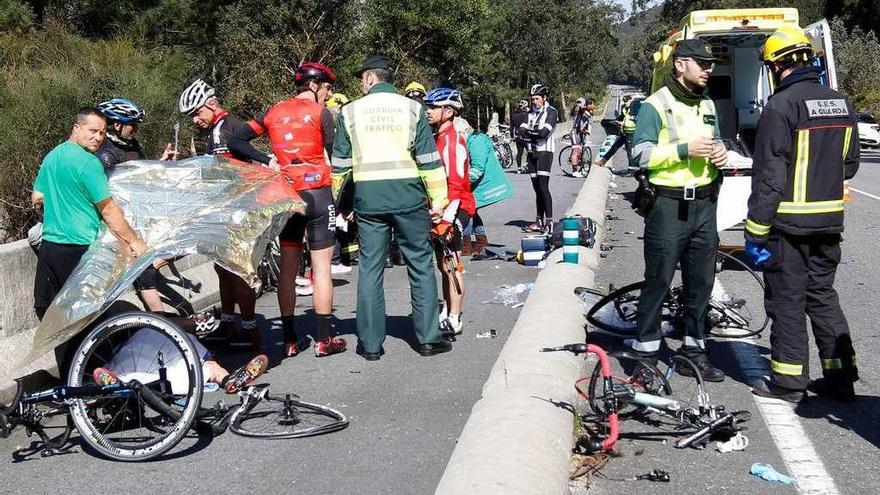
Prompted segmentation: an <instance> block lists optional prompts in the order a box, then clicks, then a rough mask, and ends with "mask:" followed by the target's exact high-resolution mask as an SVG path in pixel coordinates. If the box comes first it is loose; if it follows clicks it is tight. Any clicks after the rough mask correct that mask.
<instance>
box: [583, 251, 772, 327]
mask: <svg viewBox="0 0 880 495" xmlns="http://www.w3.org/2000/svg"><path fill="white" fill-rule="evenodd" d="M721 249H725V250H731V251H733V250H735V249H728V248H720V249H719V250H718V251H716V254H715V255H716V258H715V259H716V263H715V266H716V270H715V271H716V274H715V286H714V287H713V289H712V295H711V297H710V298H709V313H708V314H707V316H706V318H707V322H706V327H707V329H708V331H709V334H710V335H713V336H716V337H728V338H730V337H733V338H745V337H752V336H756V335H759V334H760V333H761V332H762V331H763V330H764V329H765V328H766V327H767V325H768V324H769V322H770V318H769V317H768V316H767V314H766V312H765V311H764V306H763V295H764V282H763V281H762V280H761V278H760V276H759V275H758V274H757V273H755V271H754V270H752V269H751V268H750V267H749V266H748V265H747V264H746V263H744V262H743V261H741V260H739V259H738V258H736V257H734V256H733V255H731V254H730V253H728V252H725V250H721ZM644 287H645V281H644V280H643V281H641V282H636V283H633V284H629V285H625V286H623V287H621V288H619V289H615V288H614V286H611V287H609V292H608V293H607V294H606V293H603V292H600V291H597V290H595V289H590V288H586V287H578V288H577V289H575V294H576V295H578V296H579V297H580V298H581V300H583V301H584V302H586V303H587V304H590V303H592V307H590V309H589V310H588V311H587V321H589V322H590V324H592V325H593V326H595V327H596V328H598V329H601V330H604V331H606V332H609V333H612V334H615V335H619V336H624V337H631V336H634V335H635V332H636V324H637V316H638V302H639V296H640V294H641V291H642V289H643V288H644ZM728 288H735V289H736V292H732V291H731V290H728ZM596 299H598V300H596ZM750 300H751V301H756V300H757V301H758V302H757V303H754V302H753V303H750V302H749V301H750ZM684 302H685V301H684V289H683V287H682V285H681V284H680V283H673V284H672V286H671V287H670V288H669V291H668V292H667V293H666V297H665V298H664V300H663V306H662V307H663V310H662V314H661V321H662V323H661V327H662V329H663V331H664V333H669V332H672V331H675V330H680V329H682V328H683V321H684V317H685V304H684Z"/></svg>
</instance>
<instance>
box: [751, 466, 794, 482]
mask: <svg viewBox="0 0 880 495" xmlns="http://www.w3.org/2000/svg"><path fill="white" fill-rule="evenodd" d="M749 472H750V473H752V474H753V475H755V476H758V477H759V478H761V479H765V480H767V481H778V482H780V483H785V484H786V485H790V484H792V483H794V479H792V478H791V477H789V476H786V475H784V474H781V473H780V472H779V471H777V470H776V469H774V468H773V466H771V465H770V464H761V463H760V462H756V463H754V464H752V467H751V468H750V469H749Z"/></svg>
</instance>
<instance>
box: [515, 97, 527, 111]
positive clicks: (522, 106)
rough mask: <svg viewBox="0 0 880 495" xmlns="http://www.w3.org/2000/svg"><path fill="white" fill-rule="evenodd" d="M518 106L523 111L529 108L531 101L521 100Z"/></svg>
mask: <svg viewBox="0 0 880 495" xmlns="http://www.w3.org/2000/svg"><path fill="white" fill-rule="evenodd" d="M516 105H517V106H518V107H519V108H522V109H526V108H529V100H525V99H523V100H519V101H518V102H516Z"/></svg>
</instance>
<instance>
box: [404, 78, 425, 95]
mask: <svg viewBox="0 0 880 495" xmlns="http://www.w3.org/2000/svg"><path fill="white" fill-rule="evenodd" d="M427 93H428V89H427V88H425V86H424V85H423V84H422V83H420V82H418V81H413V82H411V83H409V84H407V85H406V87H405V88H403V94H404V96H406V97H407V98H413V97H415V98H423V97H424V96H425V94H427Z"/></svg>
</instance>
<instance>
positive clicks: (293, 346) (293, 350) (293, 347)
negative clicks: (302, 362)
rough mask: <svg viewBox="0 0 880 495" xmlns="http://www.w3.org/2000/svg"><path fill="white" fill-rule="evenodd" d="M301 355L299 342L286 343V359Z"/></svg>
mask: <svg viewBox="0 0 880 495" xmlns="http://www.w3.org/2000/svg"><path fill="white" fill-rule="evenodd" d="M297 354H299V343H297V342H285V343H284V355H285V356H286V357H293V356H296V355H297Z"/></svg>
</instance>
